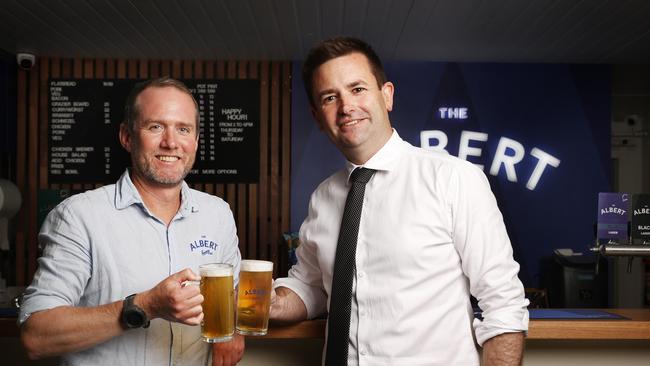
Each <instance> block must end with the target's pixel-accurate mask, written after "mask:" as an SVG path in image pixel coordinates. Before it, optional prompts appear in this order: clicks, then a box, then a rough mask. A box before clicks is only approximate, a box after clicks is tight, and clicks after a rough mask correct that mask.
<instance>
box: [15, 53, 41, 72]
mask: <svg viewBox="0 0 650 366" xmlns="http://www.w3.org/2000/svg"><path fill="white" fill-rule="evenodd" d="M16 62H18V66H19V67H20V68H21V69H23V70H30V69H31V68H32V67H34V64H35V63H36V55H34V54H33V53H25V52H21V53H19V54H17V55H16Z"/></svg>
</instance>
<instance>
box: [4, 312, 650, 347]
mask: <svg viewBox="0 0 650 366" xmlns="http://www.w3.org/2000/svg"><path fill="white" fill-rule="evenodd" d="M599 310H603V311H607V312H610V313H614V314H618V315H621V316H624V317H626V318H627V319H615V320H608V319H585V320H582V319H580V320H571V319H568V320H567V319H544V320H540V319H532V320H531V321H530V325H529V329H528V337H527V339H529V340H594V339H611V340H650V309H599ZM18 336H19V332H18V326H17V325H16V318H0V337H18ZM324 336H325V320H323V319H317V320H307V321H303V322H300V323H296V324H291V325H279V324H272V325H271V326H270V327H269V333H268V334H267V335H266V336H263V337H255V338H261V339H307V338H324Z"/></svg>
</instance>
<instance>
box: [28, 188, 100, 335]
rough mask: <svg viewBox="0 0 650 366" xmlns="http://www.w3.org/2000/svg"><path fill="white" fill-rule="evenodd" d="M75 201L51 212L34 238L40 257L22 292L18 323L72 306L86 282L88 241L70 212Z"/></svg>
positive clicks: (78, 200) (89, 270) (75, 216)
mask: <svg viewBox="0 0 650 366" xmlns="http://www.w3.org/2000/svg"><path fill="white" fill-rule="evenodd" d="M79 202H80V198H79V197H71V198H70V199H68V200H67V201H64V202H63V203H61V204H59V205H58V206H57V207H56V208H54V210H52V211H51V212H50V213H49V215H48V216H47V218H46V219H45V222H44V223H43V225H42V227H41V231H40V233H39V236H38V240H39V246H40V247H41V249H43V254H42V255H41V256H40V257H39V258H38V270H37V271H36V273H35V274H34V279H33V281H32V283H31V284H30V285H29V287H27V289H26V290H25V295H24V297H23V302H22V304H21V306H20V315H19V318H18V323H19V324H22V323H24V322H25V321H26V320H27V319H28V318H29V316H30V315H31V314H32V313H35V312H37V311H41V310H47V309H52V308H55V307H58V306H65V305H69V306H74V305H76V304H77V303H78V302H79V299H80V298H81V294H82V293H83V290H84V288H85V286H86V284H87V283H88V280H89V279H90V273H91V267H92V260H91V254H90V241H89V237H88V235H87V232H86V231H85V230H84V227H83V224H82V223H81V222H80V221H79V217H78V214H77V213H76V212H75V210H74V209H73V208H74V207H75V206H76V203H79Z"/></svg>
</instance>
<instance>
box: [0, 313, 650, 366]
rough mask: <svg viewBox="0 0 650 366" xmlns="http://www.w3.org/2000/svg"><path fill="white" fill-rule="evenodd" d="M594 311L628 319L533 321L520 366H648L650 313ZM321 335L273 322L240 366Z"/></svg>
mask: <svg viewBox="0 0 650 366" xmlns="http://www.w3.org/2000/svg"><path fill="white" fill-rule="evenodd" d="M599 310H603V311H607V312H610V313H614V314H618V315H621V316H623V317H625V318H627V319H615V320H601V319H597V320H595V319H585V320H567V319H562V320H555V319H544V320H540V319H532V320H531V321H530V325H529V330H528V337H527V338H526V351H525V353H524V365H525V366H537V365H540V366H541V365H550V364H553V365H557V366H560V365H572V366H581V365H589V366H599V365H610V364H623V365H626V366H628V365H629V366H633V365H648V364H649V363H648V362H649V360H650V309H599ZM324 335H325V320H322V319H318V320H308V321H303V322H300V323H297V324H292V325H280V324H273V325H272V326H271V327H270V329H269V333H268V334H267V335H266V336H264V337H247V339H246V353H245V355H244V358H243V359H242V361H241V362H240V363H239V365H240V366H257V365H265V366H274V365H278V366H280V365H282V366H293V365H296V366H297V365H301V366H304V365H318V364H319V363H320V355H321V351H322V347H323V342H324ZM18 337H19V332H18V327H17V325H16V318H0V338H4V339H0V352H3V354H7V352H20V351H18V348H20V346H19V344H20V343H19V340H18ZM8 346H9V347H8ZM16 346H18V347H16ZM7 348H9V349H7ZM612 362H614V363H612ZM39 365H41V364H40V363H39Z"/></svg>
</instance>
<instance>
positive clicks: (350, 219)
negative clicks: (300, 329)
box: [325, 168, 376, 366]
mask: <svg viewBox="0 0 650 366" xmlns="http://www.w3.org/2000/svg"><path fill="white" fill-rule="evenodd" d="M375 171H376V170H373V169H367V168H356V169H355V170H354V171H353V172H352V175H351V176H350V182H352V187H351V188H350V191H349V192H348V198H347V199H346V201H345V210H344V211H343V218H342V219H341V231H340V232H339V241H338V244H337V246H336V257H335V259H334V276H333V278H332V298H331V299H330V309H329V317H328V323H327V327H328V328H327V329H328V331H327V350H326V353H325V365H326V366H342V365H347V363H348V339H349V337H350V306H351V300H352V298H351V296H352V276H353V273H354V267H355V254H356V250H357V236H358V235H359V220H360V219H361V209H362V208H363V195H364V193H365V191H366V183H368V181H369V180H370V178H371V177H372V175H373V174H375Z"/></svg>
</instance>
